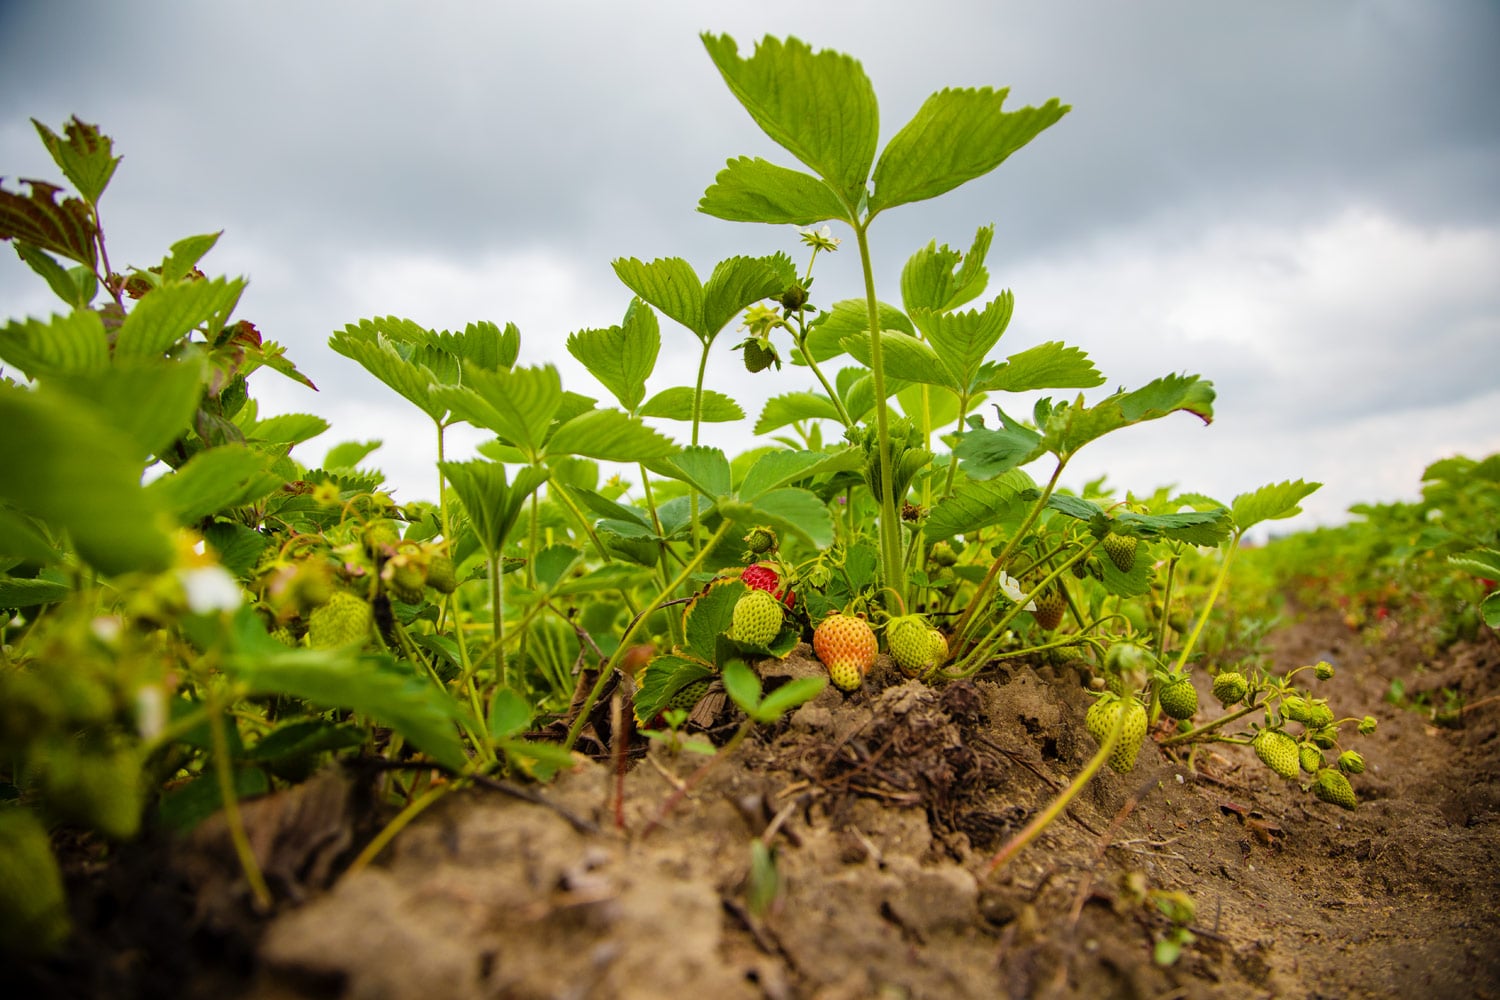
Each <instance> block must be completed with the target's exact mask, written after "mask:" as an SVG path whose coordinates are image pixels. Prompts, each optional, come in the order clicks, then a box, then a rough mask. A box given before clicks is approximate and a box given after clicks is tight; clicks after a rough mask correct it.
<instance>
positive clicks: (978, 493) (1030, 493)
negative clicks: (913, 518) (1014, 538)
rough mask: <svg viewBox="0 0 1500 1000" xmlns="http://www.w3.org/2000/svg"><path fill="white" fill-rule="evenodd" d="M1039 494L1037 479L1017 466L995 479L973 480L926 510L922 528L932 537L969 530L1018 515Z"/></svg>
mask: <svg viewBox="0 0 1500 1000" xmlns="http://www.w3.org/2000/svg"><path fill="white" fill-rule="evenodd" d="M1038 496H1040V493H1039V492H1038V491H1037V488H1036V481H1035V480H1033V479H1032V478H1031V477H1030V476H1028V475H1027V474H1026V473H1024V472H1022V471H1021V470H1020V469H1012V470H1010V471H1009V472H1006V473H1004V474H1003V475H1000V476H997V477H996V478H994V479H987V480H982V481H979V480H972V481H970V482H966V483H964V484H962V485H961V486H959V487H958V488H957V489H956V490H954V492H953V494H952V495H951V496H949V497H947V498H946V499H944V500H941V501H939V502H938V503H937V504H936V505H935V506H934V507H933V508H932V509H931V510H930V511H928V513H927V523H926V524H925V525H924V526H923V529H922V530H923V532H924V533H925V534H926V535H927V537H928V538H929V539H932V540H934V541H935V540H937V539H940V538H952V537H953V536H955V535H964V534H969V533H971V532H975V531H978V530H980V529H981V528H987V527H989V526H990V525H992V524H997V523H999V522H1001V521H1005V520H1010V519H1015V518H1019V517H1020V516H1021V515H1022V514H1023V513H1024V512H1025V509H1026V507H1027V505H1029V504H1031V503H1033V502H1035V500H1036V498H1037V497H1038Z"/></svg>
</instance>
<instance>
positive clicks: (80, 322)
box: [0, 309, 109, 379]
mask: <svg viewBox="0 0 1500 1000" xmlns="http://www.w3.org/2000/svg"><path fill="white" fill-rule="evenodd" d="M0 360H4V361H6V362H8V363H9V364H12V365H15V366H16V367H17V368H19V369H20V370H21V371H22V372H24V373H25V375H26V377H27V378H33V379H38V378H47V377H49V376H54V375H83V374H88V373H90V372H98V371H104V370H105V369H106V368H108V367H109V339H108V338H107V337H106V336H105V333H104V321H103V320H102V319H100V318H99V314H98V313H96V312H94V311H93V310H91V309H75V310H74V311H73V312H71V313H68V314H67V315H65V316H52V317H51V318H50V319H46V320H39V319H23V320H11V321H10V322H8V323H6V324H5V327H4V329H0Z"/></svg>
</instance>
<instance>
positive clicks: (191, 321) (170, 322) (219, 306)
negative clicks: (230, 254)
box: [115, 278, 245, 358]
mask: <svg viewBox="0 0 1500 1000" xmlns="http://www.w3.org/2000/svg"><path fill="white" fill-rule="evenodd" d="M244 290H245V283H244V282H243V281H242V280H240V279H239V278H234V279H232V280H231V279H226V278H214V279H212V280H209V281H180V282H178V283H176V284H173V285H163V286H161V287H160V288H156V289H153V290H152V291H151V292H149V293H147V295H146V296H145V297H144V298H143V299H141V300H140V301H139V302H137V303H136V304H135V308H134V309H132V310H130V312H129V314H127V315H126V317H125V322H123V323H121V324H120V329H119V331H118V332H117V333H116V334H115V357H116V358H155V357H160V356H162V355H163V354H165V353H166V352H167V350H168V349H169V348H170V347H172V345H174V344H176V343H177V342H178V341H179V340H181V339H182V338H183V337H185V336H187V335H188V333H190V332H191V331H193V330H195V329H197V328H198V327H199V326H203V325H205V324H206V325H207V326H208V328H209V330H210V332H217V331H218V330H219V329H221V328H222V327H223V326H224V323H225V322H226V321H227V320H228V318H229V314H230V313H231V312H233V311H234V307H235V304H236V303H238V302H239V299H240V293H241V292H243V291H244Z"/></svg>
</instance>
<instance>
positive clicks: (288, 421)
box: [247, 413, 329, 444]
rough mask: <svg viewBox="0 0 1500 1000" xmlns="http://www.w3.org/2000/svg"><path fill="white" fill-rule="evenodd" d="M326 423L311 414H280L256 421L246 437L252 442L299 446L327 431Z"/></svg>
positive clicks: (327, 425)
mask: <svg viewBox="0 0 1500 1000" xmlns="http://www.w3.org/2000/svg"><path fill="white" fill-rule="evenodd" d="M328 427H329V424H328V421H326V420H324V419H323V418H322V417H320V416H317V415H315V414H312V413H281V414H278V415H276V416H274V417H267V418H266V419H264V420H259V421H256V423H255V427H254V428H253V429H251V431H250V433H249V434H248V435H247V437H249V438H250V440H252V441H269V442H272V443H276V444H300V443H302V442H303V441H307V440H310V439H312V438H315V437H317V436H318V435H319V434H322V433H323V432H324V431H326V430H328Z"/></svg>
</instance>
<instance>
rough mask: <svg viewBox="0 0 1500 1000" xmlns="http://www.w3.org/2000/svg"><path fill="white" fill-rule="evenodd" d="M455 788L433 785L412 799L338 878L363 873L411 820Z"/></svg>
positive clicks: (447, 784) (447, 785)
mask: <svg viewBox="0 0 1500 1000" xmlns="http://www.w3.org/2000/svg"><path fill="white" fill-rule="evenodd" d="M456 787H458V786H457V783H455V782H448V783H446V784H442V785H433V786H432V787H431V788H429V789H427V791H425V792H423V793H422V794H421V795H420V796H419V797H417V798H416V799H413V800H412V802H411V804H410V805H408V806H407V807H406V808H405V809H403V810H401V812H399V813H397V814H396V817H395V818H394V819H392V820H391V821H390V822H389V823H387V824H386V825H385V827H384V828H383V829H382V830H381V831H380V832H379V833H377V834H376V835H375V837H374V839H373V840H371V841H370V842H369V843H368V844H366V845H365V849H364V850H362V851H360V852H359V856H358V857H357V858H355V859H354V860H353V861H352V862H350V864H349V867H348V869H346V870H345V871H344V874H343V875H341V876H339V877H340V878H348V877H350V876H352V875H357V874H359V873H360V872H361V871H363V870H364V869H365V868H366V867H368V866H369V864H370V862H371V861H374V860H375V858H376V857H377V856H378V855H379V854H380V852H381V851H383V850H385V849H386V847H387V845H389V844H390V842H391V841H393V840H395V839H396V835H397V834H399V833H400V832H401V831H402V830H405V829H406V828H407V826H408V825H410V823H411V821H412V820H414V819H416V818H417V817H418V816H420V815H421V814H422V813H423V812H424V811H425V810H426V809H427V807H428V806H430V805H432V804H433V803H434V802H436V801H437V800H438V799H440V798H442V797H443V796H444V795H447V794H448V793H449V792H451V791H453V790H454V788H456Z"/></svg>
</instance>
